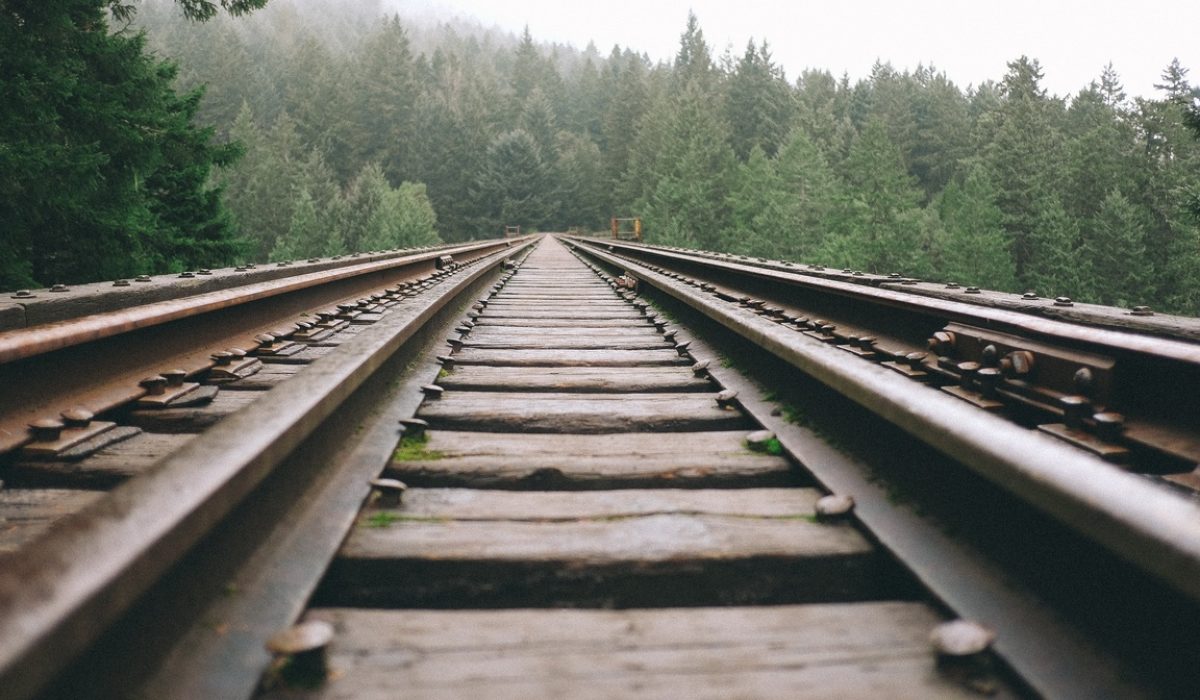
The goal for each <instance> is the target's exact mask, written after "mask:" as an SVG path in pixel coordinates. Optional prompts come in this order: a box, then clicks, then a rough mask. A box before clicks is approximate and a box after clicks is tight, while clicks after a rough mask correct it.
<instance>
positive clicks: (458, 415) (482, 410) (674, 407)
mask: <svg viewBox="0 0 1200 700" xmlns="http://www.w3.org/2000/svg"><path fill="white" fill-rule="evenodd" d="M417 415H418V416H420V417H421V418H424V419H425V420H428V421H429V423H430V425H432V426H434V427H436V428H443V429H445V428H453V429H465V430H497V431H516V432H527V433H547V432H551V433H624V432H637V431H644V430H659V431H676V432H677V431H689V430H734V429H738V428H748V427H749V426H750V425H751V424H750V422H749V420H748V419H747V418H746V417H745V416H744V415H743V414H742V413H741V412H740V411H738V410H735V409H732V408H721V407H719V406H717V403H716V401H715V400H714V399H713V397H712V395H706V394H698V393H686V394H675V393H657V394H597V393H591V394H559V393H552V392H548V393H540V394H524V393H508V392H473V391H458V392H448V393H447V394H446V395H445V396H443V397H442V398H440V399H438V400H436V401H426V402H425V403H424V404H422V405H421V409H420V411H418V413H417Z"/></svg>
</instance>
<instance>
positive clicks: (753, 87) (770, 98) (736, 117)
mask: <svg viewBox="0 0 1200 700" xmlns="http://www.w3.org/2000/svg"><path fill="white" fill-rule="evenodd" d="M725 111H726V120H727V121H728V122H729V124H730V125H731V138H730V141H731V145H732V146H733V151H734V153H736V154H737V156H738V158H740V159H741V160H745V159H746V158H747V157H749V155H750V152H751V151H752V150H753V149H754V147H755V146H757V147H759V148H761V149H762V150H763V152H764V153H765V154H766V155H767V156H772V157H773V156H774V155H775V152H776V151H777V150H778V149H779V146H780V144H781V143H782V141H783V138H784V136H786V135H787V130H788V128H789V126H790V122H791V120H792V116H793V112H794V101H793V99H792V92H791V88H790V87H789V86H788V84H787V81H786V80H785V79H784V76H783V71H782V70H781V69H780V68H779V67H778V66H776V65H775V64H774V63H773V62H772V61H771V53H770V51H769V50H768V48H767V44H766V42H763V44H762V47H761V48H759V47H756V46H755V45H754V42H753V41H751V42H750V43H749V44H747V46H746V52H745V54H743V55H742V58H741V60H740V61H738V64H737V68H736V69H735V70H734V72H733V74H732V75H731V76H730V77H729V87H728V90H727V92H726V97H725Z"/></svg>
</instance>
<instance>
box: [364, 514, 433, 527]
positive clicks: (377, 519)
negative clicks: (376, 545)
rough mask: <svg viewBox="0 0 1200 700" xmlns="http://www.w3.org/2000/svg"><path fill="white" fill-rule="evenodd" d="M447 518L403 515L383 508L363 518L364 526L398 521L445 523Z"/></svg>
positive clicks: (385, 525)
mask: <svg viewBox="0 0 1200 700" xmlns="http://www.w3.org/2000/svg"><path fill="white" fill-rule="evenodd" d="M444 522H448V519H447V518H433V517H429V516H424V515H403V514H401V513H396V512H393V511H390V510H381V511H378V512H376V513H372V514H371V515H369V516H367V517H365V518H363V519H362V526H363V527H370V528H385V527H391V526H392V525H394V524H396V523H444Z"/></svg>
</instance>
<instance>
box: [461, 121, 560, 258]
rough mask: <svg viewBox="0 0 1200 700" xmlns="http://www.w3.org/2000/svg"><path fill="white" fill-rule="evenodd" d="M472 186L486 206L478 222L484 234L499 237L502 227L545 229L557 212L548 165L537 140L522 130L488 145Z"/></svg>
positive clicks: (510, 132) (511, 132)
mask: <svg viewBox="0 0 1200 700" xmlns="http://www.w3.org/2000/svg"><path fill="white" fill-rule="evenodd" d="M475 187H476V190H475V193H476V197H477V198H478V200H479V201H480V202H482V203H484V206H485V207H486V208H485V209H484V210H483V214H482V216H481V218H480V221H479V223H478V227H479V229H480V230H481V231H484V232H486V235H493V234H495V235H498V234H499V233H500V232H502V231H503V230H504V227H505V226H521V227H523V228H525V229H538V228H541V227H544V226H546V225H547V224H548V223H549V222H550V221H551V218H552V217H553V216H554V214H555V213H556V212H557V210H558V203H557V202H556V201H555V200H554V199H553V191H554V181H553V177H552V171H551V169H550V166H549V165H548V164H547V163H546V162H545V160H544V159H543V158H542V154H541V149H540V148H538V145H537V141H535V140H534V139H533V137H532V136H530V135H529V134H528V133H526V132H525V131H523V130H521V129H515V130H513V131H509V132H507V133H504V134H500V135H499V136H497V137H496V138H495V139H494V140H493V141H492V144H491V145H490V146H488V150H487V157H486V159H485V160H484V163H483V167H482V169H481V170H480V172H479V174H478V176H477V177H476V182H475Z"/></svg>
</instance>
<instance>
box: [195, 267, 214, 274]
mask: <svg viewBox="0 0 1200 700" xmlns="http://www.w3.org/2000/svg"><path fill="white" fill-rule="evenodd" d="M196 274H198V275H211V274H212V270H210V269H208V268H207V267H202V268H200V271H199V272H197V273H196Z"/></svg>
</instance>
